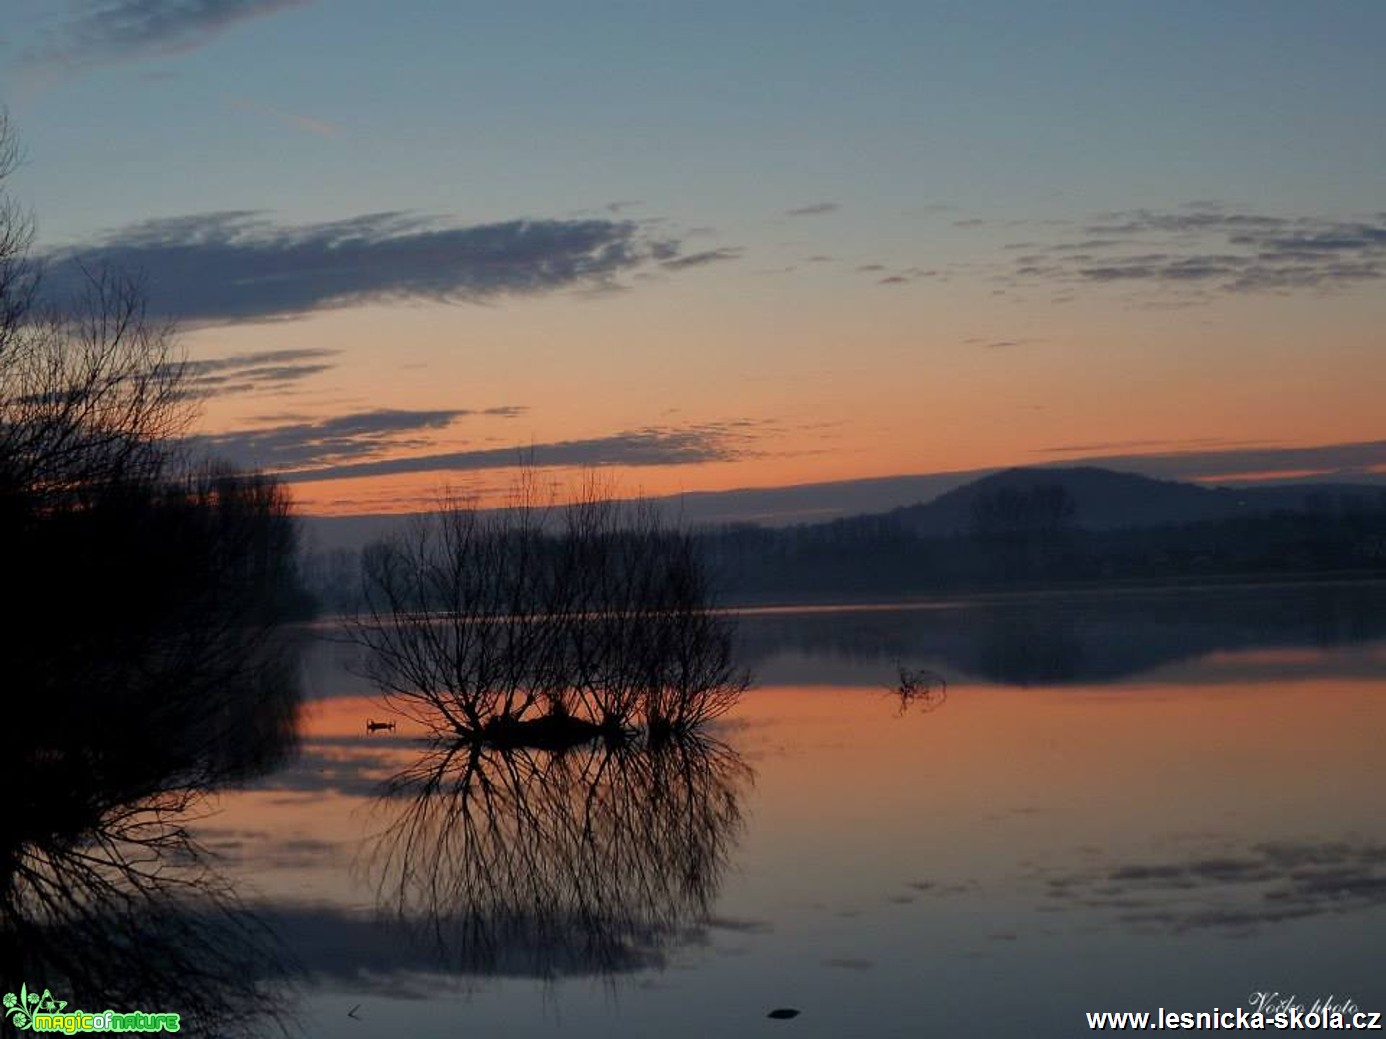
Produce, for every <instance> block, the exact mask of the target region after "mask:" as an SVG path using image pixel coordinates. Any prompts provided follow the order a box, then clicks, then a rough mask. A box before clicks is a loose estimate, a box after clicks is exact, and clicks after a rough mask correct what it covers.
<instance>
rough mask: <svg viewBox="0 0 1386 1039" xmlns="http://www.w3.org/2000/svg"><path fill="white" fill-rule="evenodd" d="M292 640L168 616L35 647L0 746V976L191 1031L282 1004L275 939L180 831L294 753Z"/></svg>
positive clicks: (244, 1026)
mask: <svg viewBox="0 0 1386 1039" xmlns="http://www.w3.org/2000/svg"><path fill="white" fill-rule="evenodd" d="M298 654H299V643H298V640H297V639H296V638H295V637H293V636H292V635H289V634H285V633H282V632H279V633H276V632H273V631H267V630H265V629H260V628H255V627H253V626H246V625H237V626H234V627H231V628H228V629H223V630H221V631H213V630H209V629H208V628H206V627H202V626H197V627H196V629H195V630H194V626H193V625H186V626H183V625H180V626H179V630H178V631H172V630H169V629H164V630H162V631H160V632H159V637H158V638H157V639H153V640H152V641H146V642H143V643H137V644H135V645H133V646H131V647H127V651H126V652H124V653H114V652H111V651H110V647H108V646H107V647H103V650H102V652H100V653H93V654H80V653H67V654H64V655H54V656H53V657H52V658H51V661H50V663H49V665H48V666H47V668H46V669H45V671H44V677H43V692H44V694H45V695H43V696H41V697H35V698H34V699H31V700H27V701H25V703H24V704H23V705H20V706H19V707H18V708H17V709H18V710H19V711H20V712H21V713H24V714H28V715H30V717H29V718H27V719H26V722H27V724H21V725H20V726H19V727H18V728H17V730H16V731H17V732H18V733H21V734H22V735H21V736H20V738H17V739H15V740H13V741H12V742H11V744H10V746H9V747H8V748H7V753H6V754H5V755H4V756H3V757H2V758H0V786H3V788H4V789H5V791H6V798H5V805H4V809H5V826H4V829H3V831H0V977H3V978H4V979H5V981H6V982H7V983H9V984H11V985H12V986H13V987H14V988H15V989H17V988H18V987H19V985H20V983H21V982H22V983H24V984H26V985H27V986H28V987H29V989H30V990H31V991H33V990H38V991H42V990H44V989H48V990H51V992H52V994H53V996H54V997H55V998H60V999H66V1000H67V1002H68V1004H69V1006H71V1007H81V1008H83V1009H86V1010H89V1011H92V1010H102V1009H105V1008H107V1007H110V1008H112V1009H115V1010H117V1011H120V1010H122V1009H144V1010H150V1009H156V1010H168V1011H173V1012H177V1013H180V1014H182V1015H183V1019H182V1026H183V1030H184V1031H188V1032H191V1033H192V1034H224V1033H226V1032H228V1031H237V1030H245V1031H259V1030H260V1029H261V1028H262V1027H263V1025H264V1022H265V1020H266V1018H269V1019H280V1018H281V1016H282V1015H281V1009H280V1005H279V1004H278V1002H277V1001H276V998H275V997H274V995H273V992H272V990H271V988H270V987H267V985H266V984H265V982H266V981H268V980H272V979H277V978H282V977H283V970H282V969H281V967H280V964H279V962H278V957H277V953H276V949H275V945H274V942H273V940H272V938H271V936H270V935H269V933H268V931H267V929H266V928H264V927H263V926H262V925H261V924H260V923H258V922H257V921H256V920H255V918H254V917H253V916H252V915H251V914H249V913H247V912H246V911H245V910H244V909H243V907H242V906H241V905H240V904H239V902H238V900H237V898H236V896H235V894H234V892H233V891H232V890H231V888H230V886H229V885H228V884H227V883H226V882H224V880H223V879H222V878H221V877H220V876H219V875H218V874H217V872H216V870H215V869H214V868H213V867H212V865H211V863H210V861H209V859H208V857H207V856H206V855H205V854H204V852H203V850H202V849H201V848H200V847H199V845H198V843H197V842H196V841H195V839H194V838H193V837H192V835H191V834H190V832H189V829H188V827H189V824H190V822H191V821H192V820H194V819H195V818H196V817H197V816H198V815H199V814H200V812H201V810H202V808H203V807H204V805H205V799H206V796H207V795H208V794H209V793H210V792H212V791H215V790H217V789H220V788H223V787H226V786H228V785H232V784H238V783H241V782H243V781H244V780H246V779H248V778H250V777H252V776H257V775H261V774H263V773H266V772H268V771H271V770H273V769H274V768H277V767H278V766H279V765H281V764H282V763H283V762H284V761H285V760H286V759H287V758H288V757H289V755H290V754H291V752H292V751H293V749H294V747H295V743H296V734H295V723H296V718H297V711H298V704H299V686H298ZM33 715H39V716H40V717H37V718H36V717H33ZM256 979H259V980H258V981H257V980H256Z"/></svg>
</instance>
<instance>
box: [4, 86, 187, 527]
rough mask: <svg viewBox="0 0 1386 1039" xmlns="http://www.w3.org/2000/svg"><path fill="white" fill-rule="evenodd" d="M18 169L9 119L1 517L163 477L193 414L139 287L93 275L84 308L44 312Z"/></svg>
mask: <svg viewBox="0 0 1386 1039" xmlns="http://www.w3.org/2000/svg"><path fill="white" fill-rule="evenodd" d="M18 161H19V153H18V148H17V145H16V144H15V139H14V137H13V135H12V133H11V132H10V129H9V125H8V121H7V120H6V118H5V117H4V115H3V113H0V508H2V509H3V510H4V513H3V514H5V515H8V517H9V518H10V520H11V521H12V522H13V521H15V520H17V519H19V518H20V517H22V516H23V515H24V514H28V515H35V514H37V515H45V514H51V513H52V512H53V511H54V510H56V509H63V508H74V507H75V508H85V507H89V506H90V505H91V503H92V501H93V500H94V499H95V498H96V497H99V496H100V495H101V494H103V493H106V492H108V491H110V490H111V489H112V488H113V487H118V486H119V487H124V486H128V485H130V484H131V483H140V484H144V485H148V484H149V483H151V482H153V481H157V480H159V479H160V478H162V477H163V476H164V475H165V472H166V467H167V464H168V462H169V461H170V458H171V457H172V451H171V446H172V443H173V440H174V438H176V437H177V436H178V435H179V434H181V433H182V432H183V431H184V430H185V429H186V428H187V425H188V423H189V422H190V421H191V419H192V416H193V405H194V402H193V400H192V397H191V395H190V394H189V393H188V392H187V388H186V381H185V379H184V368H183V365H182V363H181V362H180V360H179V358H178V356H177V354H176V352H175V343H174V338H173V334H172V332H173V330H172V327H171V325H170V324H168V323H167V322H163V321H157V320H154V319H152V318H151V317H150V315H149V314H148V313H147V311H146V308H145V296H144V293H143V292H142V291H141V287H140V285H139V283H138V281H137V280H136V279H134V278H131V277H128V276H124V275H121V274H118V273H116V272H114V271H111V270H106V269H99V270H88V271H86V272H85V273H86V277H85V279H84V288H83V290H82V291H81V292H80V293H79V294H78V295H77V297H76V298H73V299H66V300H45V299H43V297H42V296H41V294H40V292H39V289H40V286H41V280H42V279H41V275H42V272H41V270H40V265H39V263H38V262H37V261H36V260H35V259H34V258H33V257H32V255H31V252H30V249H31V246H32V242H33V222H32V221H31V220H30V219H29V218H28V217H27V216H26V215H25V214H24V213H23V212H22V210H21V209H20V208H19V206H18V205H17V204H16V203H15V202H14V200H13V199H12V198H10V196H9V195H8V193H7V192H6V191H5V190H4V189H5V180H6V178H7V177H8V175H9V174H11V173H12V172H13V171H14V168H15V166H16V165H17V164H18Z"/></svg>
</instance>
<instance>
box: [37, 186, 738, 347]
mask: <svg viewBox="0 0 1386 1039" xmlns="http://www.w3.org/2000/svg"><path fill="white" fill-rule="evenodd" d="M733 255H735V251H734V250H727V249H722V250H714V251H712V252H709V253H700V254H695V255H693V256H688V257H680V256H679V245H678V243H677V242H674V241H669V240H654V239H651V238H649V237H647V236H646V235H645V233H644V232H643V231H642V230H641V228H640V226H639V225H637V224H635V223H634V222H631V221H623V220H608V219H591V220H512V221H509V222H506V223H497V224H479V225H474V226H470V227H457V226H452V225H449V224H447V223H445V222H443V221H440V220H437V219H434V218H431V217H423V216H418V215H415V214H408V213H399V212H389V213H370V214H365V215H363V216H357V217H352V218H349V219H346V220H339V221H334V222H330V223H323V224H307V225H302V226H298V227H289V226H284V225H280V224H275V223H273V222H271V221H270V220H268V219H266V218H265V217H263V216H262V215H260V214H257V213H253V212H225V213H201V214H195V215H192V216H186V217H175V218H168V219H159V220H148V221H145V222H143V223H139V224H134V225H131V226H129V227H126V228H123V229H121V230H119V231H116V232H112V233H110V234H107V235H105V236H103V237H100V238H98V239H96V240H94V241H92V242H89V243H86V244H84V245H82V246H79V247H75V248H69V249H64V250H61V251H58V252H55V253H52V254H50V255H49V256H48V257H46V259H47V261H48V264H49V268H50V275H49V290H50V291H52V292H54V293H55V294H57V295H59V296H62V295H64V294H66V293H69V292H71V291H72V290H74V289H77V288H79V287H80V286H81V285H82V284H83V282H84V279H85V276H84V275H83V273H82V270H81V267H82V266H85V267H87V268H88V269H90V268H91V267H93V266H98V267H99V266H101V265H105V264H109V265H111V266H113V267H115V268H117V269H120V270H127V271H138V272H141V273H142V274H143V275H144V276H145V278H146V280H147V283H148V290H147V296H148V300H149V305H150V309H151V310H152V311H153V312H155V313H158V314H165V315H169V316H172V317H176V318H182V319H185V320H188V321H192V322H207V323H220V322H234V321H254V320H264V319H267V318H277V317H292V316H297V315H301V314H305V313H308V312H310V311H314V310H322V309H327V308H332V307H343V306H351V305H355V304H360V303H365V302H370V301H378V300H430V301H435V302H478V301H485V300H491V299H496V298H499V297H503V296H507V295H530V294H537V293H543V292H552V291H556V290H559V289H565V288H609V287H612V286H613V285H614V284H615V283H616V282H615V279H616V277H617V276H618V275H620V274H622V273H626V272H629V271H631V270H634V269H636V268H639V267H642V266H645V265H647V264H650V263H655V262H662V263H664V264H666V265H667V266H668V267H671V268H672V269H675V270H677V269H678V268H679V267H680V266H694V265H697V264H701V263H708V262H712V261H713V260H721V259H729V258H731V257H732V256H733Z"/></svg>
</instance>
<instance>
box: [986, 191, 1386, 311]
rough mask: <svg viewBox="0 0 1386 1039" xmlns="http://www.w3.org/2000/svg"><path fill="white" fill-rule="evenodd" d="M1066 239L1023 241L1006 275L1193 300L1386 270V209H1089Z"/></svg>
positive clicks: (1354, 278)
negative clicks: (1337, 214)
mask: <svg viewBox="0 0 1386 1039" xmlns="http://www.w3.org/2000/svg"><path fill="white" fill-rule="evenodd" d="M1078 234H1079V237H1077V238H1075V239H1073V240H1070V241H1058V242H1050V243H1048V244H1044V245H1035V244H1032V245H1031V251H1030V252H1029V253H1027V254H1025V255H1023V256H1017V257H1015V259H1014V261H1013V265H1012V267H1011V268H1010V270H1009V272H1008V279H1009V280H1010V281H1012V282H1015V283H1019V284H1026V283H1033V282H1036V281H1051V282H1060V283H1063V284H1066V285H1074V284H1089V285H1132V286H1137V287H1149V288H1156V289H1160V290H1164V291H1169V292H1173V293H1175V294H1176V295H1180V296H1185V297H1193V298H1196V299H1208V298H1212V297H1213V296H1214V295H1215V294H1218V293H1243V294H1247V293H1283V292H1290V291H1303V290H1318V291H1325V292H1326V291H1332V290H1336V289H1344V288H1350V287H1352V286H1355V285H1361V284H1364V283H1367V282H1372V281H1377V280H1380V279H1381V278H1383V277H1386V213H1378V214H1376V215H1375V216H1373V217H1370V218H1367V219H1363V220H1337V219H1332V218H1328V217H1317V216H1307V217H1279V216H1269V215H1266V214H1262V213H1254V212H1236V211H1231V210H1228V209H1225V208H1223V207H1218V206H1208V205H1203V206H1198V207H1186V208H1184V209H1181V210H1175V211H1158V210H1149V209H1136V210H1129V211H1123V212H1117V213H1108V214H1104V215H1102V216H1099V217H1097V218H1095V219H1093V220H1091V221H1089V222H1088V223H1087V224H1086V225H1084V226H1082V227H1081V228H1079V230H1078Z"/></svg>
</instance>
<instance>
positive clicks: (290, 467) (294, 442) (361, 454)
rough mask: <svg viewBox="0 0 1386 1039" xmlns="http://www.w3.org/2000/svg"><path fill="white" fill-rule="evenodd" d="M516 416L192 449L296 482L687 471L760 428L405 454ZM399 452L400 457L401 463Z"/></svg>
mask: <svg viewBox="0 0 1386 1039" xmlns="http://www.w3.org/2000/svg"><path fill="white" fill-rule="evenodd" d="M517 411H518V409H515V408H491V409H486V410H484V411H474V410H447V411H372V412H362V413H358V414H353V415H343V416H339V417H337V418H332V419H324V420H322V421H318V422H296V423H289V424H286V425H281V426H272V427H266V428H261V429H251V430H240V431H236V432H231V433H222V434H217V435H213V436H205V437H199V438H197V439H196V440H195V442H194V445H193V446H194V447H196V448H199V449H201V450H204V451H206V452H208V453H211V454H215V455H218V456H221V457H226V458H229V459H231V460H232V461H235V462H238V463H240V464H243V465H252V466H257V467H261V468H267V469H272V470H274V471H276V472H278V473H279V474H280V475H281V476H282V477H283V478H284V479H285V480H287V481H289V482H295V483H302V482H309V481H320V480H337V479H346V478H355V477H373V476H394V475H399V474H402V473H429V472H463V471H479V470H488V469H508V468H511V467H513V466H516V465H519V464H520V463H521V461H522V460H523V461H525V462H526V463H528V464H533V465H536V466H540V467H555V468H561V467H570V466H577V467H589V466H650V465H694V464H698V463H702V462H725V461H731V460H733V459H739V458H746V457H750V456H753V455H755V454H757V453H758V452H757V450H756V446H755V444H756V441H757V440H758V438H759V435H760V433H761V427H762V426H763V425H764V423H758V422H754V421H752V420H736V421H729V422H708V423H701V424H697V425H691V426H683V427H668V426H648V427H644V428H641V429H633V430H626V431H622V432H619V433H613V434H611V435H609V436H602V437H591V438H587V439H581V440H560V441H552V442H548V443H538V444H527V445H517V446H513V447H503V448H476V449H467V450H460V451H447V452H430V453H424V454H414V455H409V454H407V452H409V451H411V450H412V451H418V450H420V449H421V448H427V447H428V446H430V445H431V444H433V443H434V442H435V441H434V436H433V435H434V434H436V433H437V432H439V431H441V430H443V429H446V428H447V427H448V426H450V425H451V424H452V423H453V422H454V421H456V420H457V419H460V418H463V417H467V416H476V415H491V416H500V417H513V416H514V415H515V414H516V413H517ZM399 452H406V454H404V455H403V456H401V455H400V454H399Z"/></svg>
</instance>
